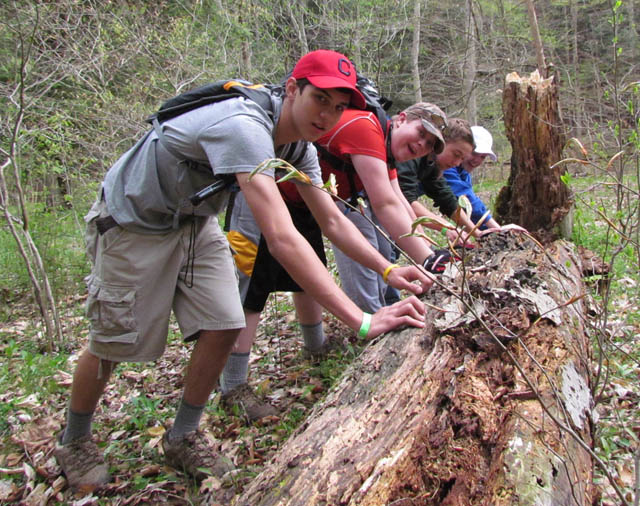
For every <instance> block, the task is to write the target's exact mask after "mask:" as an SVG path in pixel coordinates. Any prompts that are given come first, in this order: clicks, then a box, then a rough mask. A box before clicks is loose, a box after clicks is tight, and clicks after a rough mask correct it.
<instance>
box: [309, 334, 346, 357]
mask: <svg viewBox="0 0 640 506" xmlns="http://www.w3.org/2000/svg"><path fill="white" fill-rule="evenodd" d="M341 349H343V343H342V341H341V340H339V339H329V338H327V339H326V340H325V342H324V343H322V346H321V347H320V349H318V350H314V351H311V350H310V349H309V348H307V347H306V346H303V347H302V357H303V358H306V359H307V360H324V359H325V358H327V357H328V356H329V355H331V354H332V353H333V352H335V351H338V350H341Z"/></svg>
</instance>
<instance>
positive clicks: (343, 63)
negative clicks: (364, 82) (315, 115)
mask: <svg viewBox="0 0 640 506" xmlns="http://www.w3.org/2000/svg"><path fill="white" fill-rule="evenodd" d="M291 76H292V77H295V78H296V79H308V80H309V82H310V83H311V84H313V85H314V86H315V87H317V88H323V89H326V88H347V89H349V90H351V103H352V104H353V105H354V106H355V107H357V108H358V109H364V108H365V106H366V102H365V100H364V96H363V95H362V93H360V91H359V90H358V88H357V87H356V67H355V65H354V64H353V63H351V61H349V58H347V57H346V56H345V55H343V54H340V53H337V52H336V51H329V50H327V49H318V50H317V51H311V52H310V53H307V54H305V55H304V56H303V57H302V58H300V59H299V60H298V63H296V66H295V67H294V68H293V72H292V73H291Z"/></svg>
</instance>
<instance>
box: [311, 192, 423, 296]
mask: <svg viewBox="0 0 640 506" xmlns="http://www.w3.org/2000/svg"><path fill="white" fill-rule="evenodd" d="M298 191H299V192H300V195H301V196H302V198H303V199H304V201H305V204H306V205H307V207H308V208H309V210H310V211H311V213H312V214H313V216H314V218H315V219H316V221H317V222H318V225H320V228H321V229H322V233H323V234H324V235H325V236H326V237H327V238H328V239H329V240H330V241H331V242H332V243H333V244H335V245H336V246H337V247H338V248H340V250H342V251H343V252H344V253H345V254H346V255H347V256H348V257H349V258H352V259H353V260H355V261H356V262H358V263H359V264H361V265H364V266H365V267H368V268H369V269H371V270H373V271H375V272H377V273H378V274H380V275H383V274H384V272H385V270H386V269H387V267H389V265H391V264H390V262H389V261H388V260H387V259H386V258H384V257H383V256H382V255H381V254H380V252H379V251H378V250H377V249H375V248H374V247H373V246H372V245H371V244H370V243H369V241H367V239H366V238H365V237H364V236H363V235H362V233H361V232H360V230H359V229H358V227H356V226H355V225H354V224H353V222H352V221H351V220H349V219H347V218H346V217H345V215H344V214H343V213H342V212H341V211H340V209H339V208H338V206H336V204H335V202H334V201H333V199H332V198H331V197H330V196H329V195H328V194H327V193H326V192H325V191H323V190H321V189H319V188H316V187H314V186H311V185H306V184H304V185H303V184H301V185H298ZM387 276H388V277H387V280H388V282H389V284H390V285H392V286H393V287H395V288H398V289H399V290H410V291H411V292H413V293H415V294H419V293H422V291H425V290H427V289H428V288H429V287H430V286H431V285H432V284H433V280H432V279H431V278H430V277H428V276H427V275H425V274H424V272H423V271H422V270H421V269H418V268H415V267H402V268H398V269H393V270H391V271H389V273H388V274H387ZM416 280H417V281H419V282H420V284H421V285H422V290H420V287H418V286H417V285H415V284H412V283H411V281H416Z"/></svg>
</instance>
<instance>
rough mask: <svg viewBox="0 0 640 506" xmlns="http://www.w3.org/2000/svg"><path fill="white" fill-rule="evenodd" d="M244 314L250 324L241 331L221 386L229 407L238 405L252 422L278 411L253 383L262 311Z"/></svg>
mask: <svg viewBox="0 0 640 506" xmlns="http://www.w3.org/2000/svg"><path fill="white" fill-rule="evenodd" d="M244 315H245V320H246V322H247V326H246V327H245V328H244V329H242V330H241V331H240V335H239V336H238V340H237V342H236V345H235V346H234V347H233V350H232V352H231V354H230V355H229V359H228V360H227V363H226V364H225V365H224V371H223V373H222V377H221V379H220V387H221V390H222V394H223V395H222V401H223V402H224V404H225V405H226V406H228V407H233V406H238V409H239V410H241V411H243V412H244V414H245V416H246V417H247V418H248V419H249V421H254V420H259V419H260V418H264V417H265V416H276V415H277V414H278V410H277V409H276V408H275V407H274V406H272V405H271V404H269V403H268V402H265V401H264V400H262V399H261V398H260V397H259V396H258V395H257V394H256V393H255V392H254V391H253V389H252V388H251V387H250V386H249V383H248V377H249V357H250V354H251V347H252V346H253V342H254V341H255V338H256V332H257V330H258V324H259V323H260V315H261V313H259V312H257V311H249V310H247V309H245V312H244Z"/></svg>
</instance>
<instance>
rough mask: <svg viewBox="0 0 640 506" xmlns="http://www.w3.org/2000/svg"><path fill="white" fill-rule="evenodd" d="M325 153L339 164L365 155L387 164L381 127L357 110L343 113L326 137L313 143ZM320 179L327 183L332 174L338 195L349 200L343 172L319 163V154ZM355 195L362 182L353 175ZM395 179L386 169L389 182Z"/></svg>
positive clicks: (376, 121)
mask: <svg viewBox="0 0 640 506" xmlns="http://www.w3.org/2000/svg"><path fill="white" fill-rule="evenodd" d="M316 144H318V145H320V146H322V147H323V148H325V149H326V150H327V151H329V153H331V154H332V155H334V156H337V157H338V158H340V159H341V160H344V161H346V162H349V163H350V162H351V155H367V156H372V157H374V158H378V159H380V160H382V161H383V162H385V163H387V147H386V139H385V138H384V133H383V131H382V127H381V126H380V123H379V122H378V119H377V118H376V115H375V114H374V113H372V112H368V111H361V110H359V109H347V110H346V111H345V112H344V113H342V117H341V118H340V121H338V124H337V125H336V126H335V127H333V129H332V130H331V131H330V132H329V133H328V134H326V135H324V136H322V137H321V138H320V139H318V140H317V141H316ZM319 158H320V167H321V168H322V179H323V181H327V179H329V174H331V173H333V174H335V177H336V182H337V184H338V195H339V196H340V197H341V198H343V199H345V200H347V199H349V197H351V188H350V185H349V178H348V177H347V174H346V172H345V171H341V170H336V169H334V168H333V167H332V166H331V164H330V162H329V161H328V160H323V158H322V154H321V153H319ZM349 170H353V169H352V168H351V169H349ZM353 176H354V177H353V181H354V185H355V187H356V191H358V192H359V191H361V190H362V189H363V185H362V181H360V178H359V177H358V175H357V173H355V172H354V173H353ZM396 177H397V173H396V170H395V168H390V169H389V179H394V178H396Z"/></svg>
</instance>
